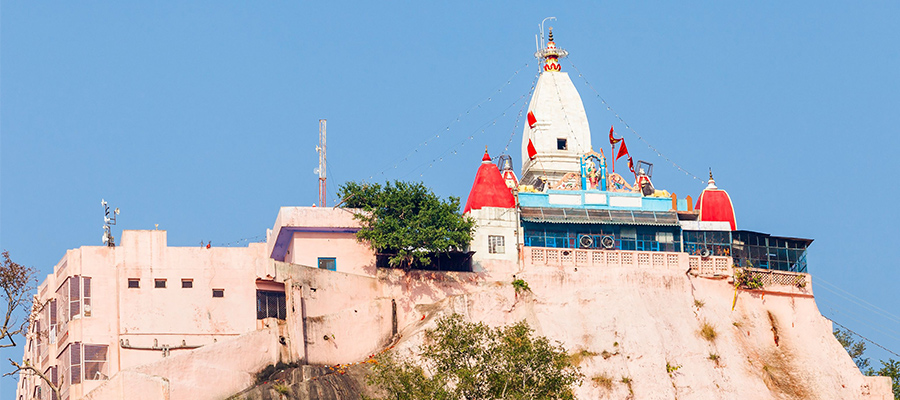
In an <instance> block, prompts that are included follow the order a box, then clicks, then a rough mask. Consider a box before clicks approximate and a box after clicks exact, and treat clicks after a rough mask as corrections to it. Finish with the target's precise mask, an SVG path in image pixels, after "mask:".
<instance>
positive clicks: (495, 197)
mask: <svg viewBox="0 0 900 400" xmlns="http://www.w3.org/2000/svg"><path fill="white" fill-rule="evenodd" d="M515 206H516V199H515V198H513V195H512V192H511V191H510V190H509V187H508V186H506V182H505V181H504V180H503V177H502V176H501V175H500V169H499V168H497V166H496V165H494V164H493V163H491V156H490V155H488V152H487V149H485V151H484V157H482V158H481V166H480V167H478V172H477V173H475V183H474V184H472V190H471V191H470V192H469V198H468V200H466V207H465V209H464V210H463V213H467V212H469V211H471V210H480V209H481V208H482V207H499V208H514V207H515Z"/></svg>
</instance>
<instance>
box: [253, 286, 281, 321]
mask: <svg viewBox="0 0 900 400" xmlns="http://www.w3.org/2000/svg"><path fill="white" fill-rule="evenodd" d="M286 316H287V307H285V295H284V292H272V291H267V290H257V291H256V319H263V318H278V319H285V318H286Z"/></svg>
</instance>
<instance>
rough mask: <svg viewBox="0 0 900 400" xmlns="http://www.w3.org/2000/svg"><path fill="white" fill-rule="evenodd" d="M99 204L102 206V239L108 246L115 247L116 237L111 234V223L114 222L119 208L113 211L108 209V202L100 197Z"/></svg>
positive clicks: (113, 223)
mask: <svg viewBox="0 0 900 400" xmlns="http://www.w3.org/2000/svg"><path fill="white" fill-rule="evenodd" d="M100 205H101V206H102V207H103V237H102V239H101V240H102V241H103V243H104V244H106V245H107V246H109V247H116V238H115V237H113V235H112V228H111V226H112V225H115V224H116V216H118V215H119V208H118V207H116V209H115V211H112V212H110V211H109V204H108V203H107V202H106V200H104V199H100Z"/></svg>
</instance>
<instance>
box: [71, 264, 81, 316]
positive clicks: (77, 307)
mask: <svg viewBox="0 0 900 400" xmlns="http://www.w3.org/2000/svg"><path fill="white" fill-rule="evenodd" d="M69 315H70V316H71V318H72V319H76V318H81V277H80V276H78V275H75V276H73V277H70V278H69Z"/></svg>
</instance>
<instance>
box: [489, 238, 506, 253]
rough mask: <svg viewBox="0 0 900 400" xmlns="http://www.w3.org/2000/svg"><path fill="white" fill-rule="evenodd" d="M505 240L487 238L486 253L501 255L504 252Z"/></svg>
mask: <svg viewBox="0 0 900 400" xmlns="http://www.w3.org/2000/svg"><path fill="white" fill-rule="evenodd" d="M505 239H506V238H504V237H503V236H495V235H489V236H488V253H490V254H503V253H505V252H506V240H505Z"/></svg>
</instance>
